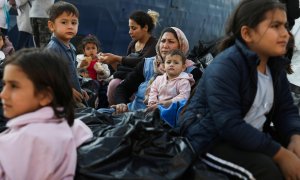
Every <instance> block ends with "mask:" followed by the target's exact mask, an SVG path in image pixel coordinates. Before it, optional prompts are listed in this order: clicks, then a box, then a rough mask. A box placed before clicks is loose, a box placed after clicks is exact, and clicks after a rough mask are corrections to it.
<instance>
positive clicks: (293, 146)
mask: <svg viewBox="0 0 300 180" xmlns="http://www.w3.org/2000/svg"><path fill="white" fill-rule="evenodd" d="M288 150H290V151H292V152H293V153H294V154H295V155H296V156H297V157H298V158H300V135H297V134H296V135H293V136H292V137H291V141H290V143H289V146H288Z"/></svg>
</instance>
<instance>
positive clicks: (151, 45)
mask: <svg viewBox="0 0 300 180" xmlns="http://www.w3.org/2000/svg"><path fill="white" fill-rule="evenodd" d="M156 43H157V39H156V38H154V37H152V36H151V37H150V38H149V40H148V41H147V43H146V44H145V47H144V48H143V50H142V52H141V53H140V55H139V56H138V57H132V56H130V54H131V51H130V49H131V48H130V46H129V47H128V52H127V56H123V57H122V60H121V64H122V65H124V66H128V67H131V68H134V67H135V66H136V65H137V64H138V63H139V62H140V61H141V60H142V59H144V58H146V57H153V56H155V55H156V51H155V46H156ZM134 45H135V44H132V45H131V46H134Z"/></svg>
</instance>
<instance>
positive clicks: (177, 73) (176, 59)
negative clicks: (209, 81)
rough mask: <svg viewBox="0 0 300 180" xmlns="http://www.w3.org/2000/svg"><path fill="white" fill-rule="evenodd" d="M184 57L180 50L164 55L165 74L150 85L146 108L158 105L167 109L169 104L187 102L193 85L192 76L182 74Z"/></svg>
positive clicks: (184, 66) (184, 67)
mask: <svg viewBox="0 0 300 180" xmlns="http://www.w3.org/2000/svg"><path fill="white" fill-rule="evenodd" d="M185 61H186V57H185V55H184V54H183V52H181V51H180V50H178V49H176V50H172V51H170V52H169V53H168V54H167V55H166V59H165V62H164V64H163V65H164V71H165V73H164V74H163V75H161V76H158V77H156V79H155V80H154V81H153V83H152V84H151V90H150V93H149V100H148V108H150V109H153V108H155V107H156V106H157V105H158V104H161V105H163V106H165V107H168V106H169V105H170V104H171V103H173V102H176V101H180V100H187V99H188V98H189V97H190V92H191V86H192V85H193V84H194V83H195V81H194V79H193V75H191V74H188V73H186V72H184V70H185V69H186V65H185V64H186V63H185Z"/></svg>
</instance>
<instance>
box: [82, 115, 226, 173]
mask: <svg viewBox="0 0 300 180" xmlns="http://www.w3.org/2000/svg"><path fill="white" fill-rule="evenodd" d="M77 116H81V117H83V118H81V120H82V121H83V122H85V123H86V124H87V125H88V126H89V127H90V128H91V129H92V131H93V133H94V139H93V140H92V141H90V142H88V143H86V144H84V145H83V146H81V147H80V148H79V149H78V163H77V164H78V167H77V170H76V179H181V178H183V177H184V178H188V179H224V178H225V177H224V176H222V175H219V174H215V173H212V172H210V171H209V170H207V169H206V166H205V165H204V164H203V163H201V161H200V159H198V158H197V157H196V156H195V154H194V153H193V150H192V148H191V146H190V145H189V143H188V140H187V139H186V138H184V137H180V136H176V134H175V133H173V132H172V130H171V129H170V128H169V126H167V125H166V124H164V123H163V121H161V120H160V118H159V113H158V112H157V111H156V112H154V113H146V112H145V111H137V112H129V113H124V114H122V115H112V116H109V115H105V114H101V113H98V112H97V111H95V110H93V109H82V111H80V112H79V113H77ZM225 179H226V178H225Z"/></svg>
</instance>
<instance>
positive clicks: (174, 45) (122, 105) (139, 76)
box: [112, 27, 202, 113]
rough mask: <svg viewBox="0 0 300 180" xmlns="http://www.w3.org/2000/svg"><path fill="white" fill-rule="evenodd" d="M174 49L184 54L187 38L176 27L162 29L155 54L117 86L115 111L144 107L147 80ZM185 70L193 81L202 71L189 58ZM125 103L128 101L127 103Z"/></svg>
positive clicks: (186, 47)
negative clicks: (191, 76)
mask: <svg viewBox="0 0 300 180" xmlns="http://www.w3.org/2000/svg"><path fill="white" fill-rule="evenodd" d="M174 49H180V50H181V51H182V52H183V53H184V54H187V52H188V50H189V44H188V40H187V39H186V36H185V34H184V33H183V32H182V31H181V30H180V29H178V28H176V27H168V28H166V29H164V30H163V31H162V33H161V36H160V38H159V40H158V43H157V45H156V52H157V55H156V56H154V57H151V58H145V59H143V60H142V61H141V62H140V63H139V64H138V65H137V66H136V68H135V69H134V70H133V71H132V72H131V73H129V74H128V76H127V77H126V78H125V79H124V81H123V82H122V83H121V84H120V85H119V86H118V87H117V89H116V94H115V101H116V103H117V104H116V105H114V106H112V107H114V108H115V109H116V113H123V112H126V111H128V110H130V111H134V110H138V109H145V108H146V105H145V104H144V102H143V101H144V98H145V90H146V88H147V85H148V82H149V80H150V79H151V78H152V77H154V76H155V75H156V74H157V73H159V67H160V64H161V63H163V62H164V59H165V56H166V54H167V53H168V52H169V51H171V50H174ZM186 66H187V68H186V71H185V72H189V73H191V74H192V75H193V78H194V80H195V81H197V80H198V79H200V77H201V75H202V72H201V71H200V69H199V68H197V67H196V66H194V63H193V62H192V61H190V60H187V61H186ZM134 93H135V99H134V100H133V102H131V103H129V102H130V97H131V96H132V95H133V94H134ZM127 103H129V104H128V105H127Z"/></svg>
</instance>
